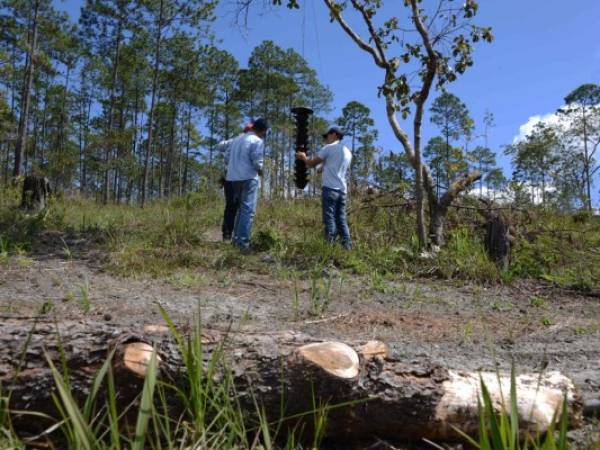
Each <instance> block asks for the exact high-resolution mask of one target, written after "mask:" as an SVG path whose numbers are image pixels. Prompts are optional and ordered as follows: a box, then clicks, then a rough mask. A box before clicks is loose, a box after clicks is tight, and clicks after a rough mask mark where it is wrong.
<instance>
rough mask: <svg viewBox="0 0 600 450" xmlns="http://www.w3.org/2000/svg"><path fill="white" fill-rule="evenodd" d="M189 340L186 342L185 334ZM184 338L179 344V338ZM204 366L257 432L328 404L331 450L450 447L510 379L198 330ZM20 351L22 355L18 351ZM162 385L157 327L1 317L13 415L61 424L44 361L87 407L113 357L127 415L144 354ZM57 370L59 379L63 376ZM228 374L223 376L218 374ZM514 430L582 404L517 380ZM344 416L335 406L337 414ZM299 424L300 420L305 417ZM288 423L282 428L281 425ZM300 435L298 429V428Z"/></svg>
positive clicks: (499, 397)
mask: <svg viewBox="0 0 600 450" xmlns="http://www.w3.org/2000/svg"><path fill="white" fill-rule="evenodd" d="M184 335H185V333H184ZM184 339H185V337H184ZM200 340H201V342H202V360H203V364H204V366H205V367H208V365H209V364H210V359H211V357H212V355H214V354H215V352H217V353H218V354H219V355H222V356H220V357H221V358H222V364H220V365H219V366H220V367H221V369H220V370H218V371H217V373H215V374H214V381H216V382H218V381H219V380H223V378H224V376H225V375H227V379H231V380H232V382H233V386H234V389H232V391H231V395H235V396H236V400H237V403H238V404H239V405H240V407H241V408H242V410H243V411H244V415H245V417H247V418H248V420H249V423H256V422H255V421H256V419H257V417H256V412H257V411H256V405H257V404H258V405H259V406H260V407H261V408H263V409H264V411H265V412H266V414H267V419H268V420H269V421H272V422H275V423H277V422H283V423H284V425H286V426H289V428H290V429H304V430H305V431H306V432H307V433H310V429H311V426H312V423H313V420H314V417H313V416H312V415H310V414H308V415H306V413H307V412H308V411H313V410H314V408H315V405H316V406H317V407H318V406H319V405H327V406H328V407H330V408H331V409H328V410H327V427H326V429H325V436H326V437H328V438H331V439H335V440H337V441H358V440H368V439H372V438H373V437H374V436H377V437H379V438H382V439H388V440H404V441H406V440H420V439H422V438H429V439H441V440H456V439H459V438H460V437H459V435H458V434H457V433H456V432H455V431H454V429H453V427H457V428H458V429H461V430H463V431H465V432H466V433H470V434H476V432H477V427H478V399H479V398H480V380H481V379H483V380H484V381H485V383H486V385H487V386H488V389H489V390H490V392H491V396H492V399H493V402H494V404H495V405H496V406H499V405H500V404H501V403H502V402H504V404H506V405H509V404H510V400H509V398H508V396H509V393H510V388H509V385H510V377H509V376H498V375H497V374H496V373H481V374H480V373H474V372H468V371H460V370H450V369H447V368H444V367H442V366H440V365H439V364H437V363H434V362H430V361H403V360H401V359H398V358H394V357H391V356H390V355H389V351H388V349H387V347H386V346H385V344H383V343H381V342H377V341H370V342H367V343H364V342H362V343H340V342H315V341H314V339H312V338H311V337H310V336H307V335H305V334H301V333H296V332H291V331H290V332H278V333H252V332H229V333H225V332H221V331H217V330H210V329H203V330H202V333H201V336H200ZM26 344H27V345H26ZM155 351H156V353H157V357H158V367H159V376H160V377H161V378H162V379H164V380H167V382H168V383H169V384H170V385H174V386H178V387H180V388H182V389H186V386H187V384H188V383H189V379H188V378H187V377H186V369H185V365H184V364H183V362H182V357H181V354H180V353H179V350H178V346H177V345H176V343H175V342H174V340H173V339H172V337H171V335H170V333H169V331H168V329H167V328H166V327H164V326H161V325H148V326H145V327H142V326H133V327H124V326H120V325H115V324H110V323H105V322H95V321H91V320H66V319H63V320H60V321H57V322H54V321H51V320H45V319H31V318H10V317H8V318H7V317H4V320H3V321H2V322H1V323H0V384H1V385H2V387H3V394H5V395H6V394H8V395H10V405H9V407H10V409H11V410H13V411H19V410H21V411H22V410H26V411H37V412H44V413H46V414H49V415H54V417H59V415H58V413H57V411H56V407H55V405H54V403H53V401H52V397H51V396H52V393H53V392H55V389H56V388H55V385H54V380H53V375H52V371H51V369H50V368H49V367H48V363H47V358H49V359H51V360H53V361H55V363H56V366H57V367H59V368H60V367H66V368H68V372H69V385H70V387H71V389H72V391H73V395H74V397H75V398H76V399H78V400H79V401H83V399H84V398H85V396H86V394H87V393H88V392H89V389H90V386H91V384H92V381H93V378H94V376H95V374H96V373H97V372H98V370H99V368H100V367H101V366H102V364H103V363H104V362H105V361H106V358H107V355H109V354H111V352H114V353H113V355H114V356H113V360H112V367H113V369H112V373H113V374H114V379H115V389H116V391H117V399H118V401H119V402H121V406H125V405H128V404H129V402H131V401H132V399H135V398H136V396H137V395H138V394H139V393H140V392H141V390H142V385H143V376H144V374H145V373H146V370H147V367H148V362H149V361H150V358H151V356H152V353H153V352H155ZM59 370H60V369H59ZM225 371H226V373H225ZM166 395H167V396H171V398H170V399H168V401H169V403H170V404H172V405H173V406H172V409H171V412H172V414H173V416H174V417H176V416H178V415H179V414H180V412H181V411H178V410H177V408H181V404H180V402H179V403H178V401H177V398H176V395H175V393H173V392H170V391H167V393H166ZM517 396H518V399H519V401H518V405H517V407H518V411H519V416H520V417H519V425H520V426H521V427H522V428H526V429H528V430H530V431H532V432H536V431H542V432H543V431H544V430H546V429H547V428H548V426H549V425H550V424H551V423H552V421H553V420H555V419H556V418H555V417H554V413H555V412H556V411H557V410H560V407H561V404H562V400H563V398H564V396H566V398H567V400H568V403H569V405H568V406H569V419H570V422H569V423H570V426H571V427H574V426H577V425H578V424H579V423H580V421H581V411H582V404H581V401H580V397H579V395H578V394H577V392H576V390H575V387H574V385H573V383H572V382H571V381H570V380H569V379H568V378H567V377H565V376H563V375H561V374H559V373H557V372H551V373H546V374H542V375H541V376H540V375H538V374H525V375H521V376H519V377H518V378H517ZM342 404H344V405H345V406H343V407H336V405H342ZM303 414H304V415H303ZM286 417H287V418H290V419H288V420H282V418H286ZM13 423H14V425H15V427H16V429H17V431H19V432H32V433H35V432H39V431H40V428H44V427H47V426H48V425H49V424H48V423H44V421H43V420H42V419H39V420H38V419H36V420H35V421H33V420H31V419H30V417H29V416H25V417H23V418H22V419H21V420H19V417H18V415H17V416H16V417H15V419H14V421H13ZM296 427H300V428H296Z"/></svg>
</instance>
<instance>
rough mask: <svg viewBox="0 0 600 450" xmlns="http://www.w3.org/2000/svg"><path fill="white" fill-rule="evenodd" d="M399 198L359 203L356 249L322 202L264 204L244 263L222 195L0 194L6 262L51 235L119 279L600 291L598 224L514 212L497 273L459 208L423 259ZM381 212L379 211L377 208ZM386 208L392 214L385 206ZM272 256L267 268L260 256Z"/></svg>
mask: <svg viewBox="0 0 600 450" xmlns="http://www.w3.org/2000/svg"><path fill="white" fill-rule="evenodd" d="M396 200H397V199H395V198H394V197H393V196H389V197H386V196H382V197H381V198H379V199H375V200H373V199H365V200H364V201H363V200H362V199H361V198H352V199H351V206H350V209H349V222H350V229H351V233H352V238H353V241H354V250H352V251H351V252H347V251H344V250H343V249H342V248H341V246H340V245H329V244H327V243H326V242H325V241H324V239H323V237H322V224H321V209H320V200H319V199H295V200H289V199H288V200H286V199H272V200H265V199H260V200H259V203H258V209H257V215H256V219H255V225H254V231H255V232H254V237H253V244H254V249H255V252H254V254H251V255H245V256H244V257H240V256H239V255H236V254H235V252H233V251H231V249H230V247H229V246H227V245H223V244H221V243H220V242H219V237H220V224H221V219H222V212H223V201H222V198H221V196H220V195H219V194H218V193H217V192H215V191H207V192H204V193H190V194H187V195H185V196H182V197H178V198H172V199H163V200H157V201H155V202H152V203H149V204H148V205H147V206H146V207H145V208H143V209H141V208H139V207H138V206H135V205H102V206H100V205H98V204H97V203H95V202H94V201H91V200H87V199H84V198H78V197H69V198H61V197H57V198H55V199H53V200H52V201H51V203H50V206H49V208H48V209H47V210H46V211H44V212H42V213H40V214H33V215H32V214H28V213H25V212H23V211H21V210H19V209H18V193H17V192H16V191H15V190H14V189H13V190H4V191H2V192H0V262H2V261H5V260H6V259H7V256H8V255H11V254H15V253H18V252H23V251H28V250H30V249H32V248H33V246H35V243H36V240H37V237H38V236H39V235H40V233H43V232H44V231H48V230H54V231H59V232H62V233H65V234H67V235H73V234H74V235H77V236H79V237H83V238H85V239H86V240H87V242H88V245H89V246H96V247H99V248H101V249H102V250H104V252H105V254H106V255H107V257H106V259H105V264H106V266H107V267H108V268H109V269H111V270H113V271H115V272H118V273H121V274H124V275H128V276H137V275H139V274H150V275H153V276H169V275H172V274H173V273H174V272H176V271H178V270H180V269H182V268H185V269H194V268H201V269H207V270H229V269H243V270H246V269H250V270H259V271H264V270H266V271H271V272H273V268H276V269H277V268H281V267H288V268H292V269H294V270H298V271H303V272H305V274H306V276H308V275H309V273H310V271H312V270H313V269H315V268H316V267H319V268H327V267H329V266H335V267H336V268H338V269H340V270H343V271H346V272H348V273H352V274H358V275H369V274H371V273H374V272H377V273H378V274H379V275H382V276H385V275H388V274H401V275H402V276H403V277H412V276H436V277H441V278H447V279H456V278H458V279H466V280H472V281H476V282H492V283H493V282H499V281H510V280H512V279H519V278H537V279H542V280H547V281H550V282H552V283H554V284H557V285H559V286H564V287H570V288H575V289H581V290H594V289H600V251H598V249H599V248H600V220H597V218H593V217H588V216H585V218H584V220H583V219H582V218H581V217H580V215H561V214H557V213H551V212H548V211H541V210H540V211H536V210H534V209H532V210H529V211H526V212H522V211H514V212H512V213H511V216H510V221H511V223H512V227H513V234H514V235H515V241H514V244H513V249H512V253H511V264H510V269H509V271H508V272H506V273H502V274H501V273H500V272H499V271H498V269H497V268H496V267H495V265H494V264H493V263H492V262H491V261H490V260H489V258H488V257H487V255H486V253H485V250H484V248H483V245H482V242H483V237H484V234H485V230H484V227H483V226H482V225H483V220H482V218H481V217H480V216H479V215H478V214H476V213H475V212H473V211H471V210H462V209H459V210H452V211H451V212H450V213H449V215H448V221H447V224H446V229H445V238H446V245H445V246H444V247H443V248H442V251H441V253H440V254H439V255H437V256H436V257H435V258H430V259H422V258H420V257H419V252H418V250H417V246H416V236H415V233H414V216H413V214H412V213H410V212H407V211H405V210H403V209H401V207H398V208H394V207H389V206H390V204H392V205H393V203H394V201H396ZM378 204H379V205H382V206H381V207H378V206H377V205H378ZM384 206H385V207H384ZM257 254H260V255H264V254H268V255H270V257H271V259H269V261H272V262H274V263H275V264H272V263H271V262H269V263H265V264H261V258H257V257H256V255H257Z"/></svg>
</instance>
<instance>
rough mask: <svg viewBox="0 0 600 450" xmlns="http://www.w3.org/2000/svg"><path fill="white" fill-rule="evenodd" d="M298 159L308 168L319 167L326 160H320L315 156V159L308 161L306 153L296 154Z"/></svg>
mask: <svg viewBox="0 0 600 450" xmlns="http://www.w3.org/2000/svg"><path fill="white" fill-rule="evenodd" d="M296 159H299V160H300V161H304V162H305V163H306V165H307V166H308V167H315V166H318V165H319V164H321V163H322V162H323V161H324V159H322V158H320V157H319V156H315V157H314V158H313V159H308V156H306V153H304V152H296Z"/></svg>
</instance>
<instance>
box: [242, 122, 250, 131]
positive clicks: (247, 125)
mask: <svg viewBox="0 0 600 450" xmlns="http://www.w3.org/2000/svg"><path fill="white" fill-rule="evenodd" d="M251 129H252V122H248V123H247V124H246V126H244V133H247V132H248V131H250V130H251Z"/></svg>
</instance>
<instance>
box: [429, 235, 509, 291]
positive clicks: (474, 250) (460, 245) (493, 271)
mask: <svg viewBox="0 0 600 450" xmlns="http://www.w3.org/2000/svg"><path fill="white" fill-rule="evenodd" d="M438 264H439V265H438V269H439V271H440V272H441V274H442V276H443V277H445V278H453V277H456V276H458V277H461V278H464V277H466V278H468V279H471V280H474V281H479V282H486V281H497V280H499V277H500V272H499V270H498V268H497V267H496V265H495V264H494V263H493V262H492V261H490V259H489V258H488V257H487V255H486V252H485V249H484V248H483V245H482V244H481V242H479V241H478V240H475V239H473V236H471V235H470V233H469V231H468V229H467V228H464V227H463V228H458V229H456V230H453V231H452V232H451V233H450V238H449V239H448V243H447V244H446V246H445V247H444V248H443V249H442V251H441V252H440V255H439V258H438Z"/></svg>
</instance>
